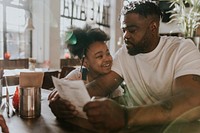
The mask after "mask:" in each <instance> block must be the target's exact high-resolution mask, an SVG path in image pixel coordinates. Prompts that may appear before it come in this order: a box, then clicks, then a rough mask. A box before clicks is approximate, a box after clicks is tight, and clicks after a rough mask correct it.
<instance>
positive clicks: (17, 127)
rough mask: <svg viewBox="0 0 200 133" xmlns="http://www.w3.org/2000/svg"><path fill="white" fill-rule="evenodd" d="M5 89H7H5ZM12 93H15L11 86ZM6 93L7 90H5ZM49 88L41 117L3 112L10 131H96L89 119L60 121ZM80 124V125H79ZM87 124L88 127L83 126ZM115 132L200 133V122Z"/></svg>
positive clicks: (43, 101)
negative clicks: (51, 105) (54, 111)
mask: <svg viewBox="0 0 200 133" xmlns="http://www.w3.org/2000/svg"><path fill="white" fill-rule="evenodd" d="M4 91H5V90H4ZM9 92H10V94H13V93H14V89H13V88H11V89H10V88H9ZM4 93H5V92H4ZM49 93H50V91H49V90H44V89H42V97H41V116H40V117H39V118H34V119H33V118H31V119H22V118H21V117H20V116H19V115H14V116H13V117H11V118H8V117H7V115H6V111H5V112H4V113H3V115H4V118H5V120H6V123H7V125H8V127H9V130H10V133H95V132H97V131H94V129H92V130H89V128H88V127H89V126H88V125H87V121H84V120H80V119H75V120H74V123H76V124H75V125H74V124H71V123H69V122H66V121H58V120H57V119H56V118H55V116H54V115H53V113H52V112H51V110H50V108H49V106H48V104H49V103H48V100H47V97H48V95H49ZM77 125H79V126H77ZM84 126H87V128H83V127H84ZM113 133H200V122H199V121H196V122H186V123H183V124H172V125H170V126H167V125H162V126H161V125H159V126H145V127H133V128H131V129H125V130H121V131H119V132H113Z"/></svg>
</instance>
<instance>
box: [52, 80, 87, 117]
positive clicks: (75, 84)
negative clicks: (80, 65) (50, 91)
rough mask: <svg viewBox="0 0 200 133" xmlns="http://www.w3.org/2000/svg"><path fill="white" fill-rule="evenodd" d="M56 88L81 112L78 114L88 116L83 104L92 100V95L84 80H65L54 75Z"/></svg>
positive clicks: (62, 96) (61, 95)
mask: <svg viewBox="0 0 200 133" xmlns="http://www.w3.org/2000/svg"><path fill="white" fill-rule="evenodd" d="M52 79H53V83H54V86H55V88H56V89H57V91H58V93H59V95H60V97H61V98H62V99H65V100H68V101H70V102H71V103H72V104H73V105H74V106H75V107H76V110H77V111H78V112H79V114H78V116H80V117H82V118H87V116H86V114H85V112H83V106H84V105H85V104H86V103H87V102H89V101H90V96H89V94H88V92H87V89H86V87H85V85H84V83H83V81H82V80H65V79H58V78H55V77H52Z"/></svg>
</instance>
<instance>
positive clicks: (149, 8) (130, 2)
mask: <svg viewBox="0 0 200 133" xmlns="http://www.w3.org/2000/svg"><path fill="white" fill-rule="evenodd" d="M123 4H124V5H123V7H122V10H121V15H126V14H129V13H138V14H139V15H142V16H144V17H147V16H150V15H155V16H157V17H158V18H160V17H162V12H161V10H160V8H159V6H158V5H157V2H156V1H155V0H124V3H123Z"/></svg>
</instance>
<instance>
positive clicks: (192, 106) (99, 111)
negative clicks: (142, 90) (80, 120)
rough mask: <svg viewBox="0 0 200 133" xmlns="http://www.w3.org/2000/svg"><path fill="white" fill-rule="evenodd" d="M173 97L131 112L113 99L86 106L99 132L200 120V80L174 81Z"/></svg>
mask: <svg viewBox="0 0 200 133" xmlns="http://www.w3.org/2000/svg"><path fill="white" fill-rule="evenodd" d="M172 90H173V96H171V97H169V98H166V99H164V100H162V101H160V102H158V103H155V104H152V105H145V106H138V107H132V108H128V109H127V110H126V109H125V108H124V107H122V106H120V105H119V104H116V103H115V102H114V101H111V100H110V99H107V100H101V101H91V102H88V103H87V104H86V105H85V106H84V111H85V112H86V114H87V116H88V120H89V121H90V122H91V123H92V124H93V125H94V126H95V127H96V128H106V129H109V130H118V129H120V128H123V127H133V126H139V125H155V124H166V123H169V122H172V121H174V120H178V122H179V121H187V122H188V121H192V120H196V119H198V118H200V109H199V108H200V76H196V75H187V76H182V77H179V78H177V79H175V80H174V84H173V87H172Z"/></svg>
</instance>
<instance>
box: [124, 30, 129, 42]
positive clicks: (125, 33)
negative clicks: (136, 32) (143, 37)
mask: <svg viewBox="0 0 200 133" xmlns="http://www.w3.org/2000/svg"><path fill="white" fill-rule="evenodd" d="M129 38H130V33H129V32H128V31H125V32H124V40H128V39H129Z"/></svg>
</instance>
